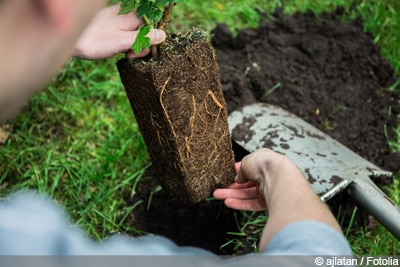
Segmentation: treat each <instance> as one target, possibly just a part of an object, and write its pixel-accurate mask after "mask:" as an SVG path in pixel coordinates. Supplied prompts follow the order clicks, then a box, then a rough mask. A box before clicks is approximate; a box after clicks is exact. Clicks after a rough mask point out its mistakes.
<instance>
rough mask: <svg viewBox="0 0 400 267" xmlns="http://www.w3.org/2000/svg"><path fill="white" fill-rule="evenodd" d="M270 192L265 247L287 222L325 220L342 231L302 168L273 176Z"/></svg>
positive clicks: (263, 245) (264, 239)
mask: <svg viewBox="0 0 400 267" xmlns="http://www.w3.org/2000/svg"><path fill="white" fill-rule="evenodd" d="M272 183H273V185H271V186H270V187H269V188H270V189H271V191H270V192H268V195H269V197H268V213H269V219H268V223H267V225H266V226H265V228H264V232H263V234H262V237H261V241H260V244H259V248H260V251H263V250H264V249H265V248H266V247H267V244H268V243H269V241H270V240H271V238H272V237H273V236H274V235H275V234H276V233H278V232H279V231H280V230H281V229H283V228H284V227H285V226H287V225H289V224H292V223H295V222H300V221H317V222H322V223H325V224H327V225H329V226H331V227H332V228H334V229H335V230H337V231H338V232H340V233H341V229H340V227H339V225H338V223H337V221H336V219H335V218H334V216H333V215H332V213H331V212H330V210H329V209H328V207H327V206H326V204H325V203H323V202H322V201H321V200H320V199H319V197H318V196H317V195H316V194H315V193H314V191H313V190H312V188H311V186H310V185H309V184H308V182H307V180H306V179H305V178H304V176H303V175H302V173H301V172H300V170H291V171H290V172H288V173H285V172H283V173H282V175H281V176H280V177H277V179H274V180H272Z"/></svg>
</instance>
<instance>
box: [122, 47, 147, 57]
mask: <svg viewBox="0 0 400 267" xmlns="http://www.w3.org/2000/svg"><path fill="white" fill-rule="evenodd" d="M149 53H150V49H143V50H142V51H140V52H139V53H138V54H135V52H133V50H132V49H131V50H129V51H128V52H127V53H126V58H143V57H145V56H147V55H148V54H149Z"/></svg>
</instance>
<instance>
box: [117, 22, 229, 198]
mask: <svg viewBox="0 0 400 267" xmlns="http://www.w3.org/2000/svg"><path fill="white" fill-rule="evenodd" d="M161 51H162V52H161V54H160V57H159V59H158V60H157V61H154V62H151V61H149V62H143V61H139V60H127V59H123V60H121V61H120V62H118V69H119V72H120V75H121V79H122V82H123V84H124V85H125V88H126V92H127V95H128V98H129V100H130V103H131V106H132V109H133V111H134V114H135V116H136V120H137V122H138V125H139V128H140V130H141V132H142V135H143V138H144V141H145V143H146V145H147V148H148V151H149V155H150V157H151V160H152V163H153V165H154V170H155V175H156V177H157V178H158V179H159V180H160V182H161V185H162V186H163V187H164V189H166V190H167V191H169V192H170V193H172V194H174V195H176V196H178V197H179V198H180V199H181V200H183V201H186V202H190V203H197V202H199V201H201V200H204V199H206V198H207V197H209V196H210V194H211V192H212V191H213V190H214V189H215V188H216V187H221V186H225V185H228V184H229V183H231V182H232V181H233V179H234V177H235V167H234V163H235V162H234V155H233V151H232V144H231V139H230V133H229V127H228V122H227V109H226V107H225V100H224V96H223V93H222V86H221V82H220V74H219V68H218V64H217V61H216V57H215V52H214V49H213V47H212V46H211V43H210V42H209V41H208V39H207V36H206V35H205V34H204V33H203V32H202V31H199V30H193V31H192V32H190V33H188V34H186V35H180V36H174V38H170V39H169V42H168V43H167V44H166V45H165V46H164V47H163V48H162V49H161Z"/></svg>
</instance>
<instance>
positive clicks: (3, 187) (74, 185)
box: [0, 0, 400, 255]
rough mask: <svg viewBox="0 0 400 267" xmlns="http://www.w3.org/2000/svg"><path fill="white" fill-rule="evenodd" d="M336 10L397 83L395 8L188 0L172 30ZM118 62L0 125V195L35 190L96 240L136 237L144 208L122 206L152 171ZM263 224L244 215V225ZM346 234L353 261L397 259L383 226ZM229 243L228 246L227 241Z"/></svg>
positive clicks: (46, 94)
mask: <svg viewBox="0 0 400 267" xmlns="http://www.w3.org/2000/svg"><path fill="white" fill-rule="evenodd" d="M283 3H284V4H283ZM339 5H343V6H344V7H345V10H346V12H345V15H344V17H343V20H348V19H353V18H356V17H357V16H361V17H362V18H363V19H364V24H365V30H366V31H370V32H372V33H373V34H374V37H375V41H376V43H377V44H378V45H379V46H380V47H381V49H382V54H383V55H384V56H385V57H386V58H387V59H389V61H390V62H391V64H392V65H393V67H394V69H395V72H396V74H397V76H400V36H399V34H398V33H399V32H400V26H399V25H400V16H399V13H398V12H399V11H398V10H399V8H400V6H399V2H398V1H397V0H386V1H378V0H371V1H365V0H360V1H344V0H335V1H328V0H318V1H314V0H308V1H303V0H302V1H300V0H288V1H280V0H272V1H264V0H225V1H213V0H204V1H190V0H186V3H185V4H180V5H178V6H177V8H176V10H175V14H174V17H173V21H172V25H171V29H173V30H175V31H182V30H184V29H188V28H190V27H192V26H196V27H199V28H203V29H206V30H207V31H210V30H211V29H212V28H213V27H214V26H215V25H216V23H219V22H223V23H226V24H228V26H229V27H230V28H231V29H232V30H233V31H234V30H235V29H239V28H245V27H257V25H258V23H259V21H260V19H261V18H262V16H261V15H260V13H259V11H263V12H266V13H267V14H270V15H269V16H271V14H272V11H273V10H274V9H276V8H283V10H284V12H286V13H293V12H296V11H301V12H303V11H306V10H308V9H312V10H313V11H314V12H316V13H317V14H320V13H321V12H324V11H331V10H333V9H335V8H336V7H337V6H339ZM117 59H118V57H116V58H112V59H109V60H104V61H97V62H91V61H85V60H79V59H71V60H70V61H69V62H68V63H67V65H66V66H65V68H64V69H63V70H61V71H60V74H59V75H58V76H57V77H55V78H54V79H53V80H52V82H51V83H50V84H49V85H48V86H46V87H45V88H43V90H42V91H41V92H40V93H39V94H37V95H36V96H35V97H33V98H32V99H31V100H30V101H29V102H28V103H27V105H26V106H25V107H24V108H23V110H22V111H21V112H20V114H19V115H17V116H16V117H15V118H13V119H10V120H8V121H6V122H4V124H2V125H1V126H0V158H1V162H0V196H1V197H2V198H4V197H6V196H7V195H9V194H10V193H12V192H15V191H17V190H24V189H35V190H38V191H39V192H41V193H42V194H44V195H47V196H49V197H52V198H54V199H55V200H56V201H57V202H59V203H60V204H62V205H63V206H64V207H65V209H66V212H67V213H68V214H69V216H70V217H71V219H72V221H73V222H75V223H76V224H77V225H79V226H80V227H82V228H83V229H84V230H85V231H86V232H87V233H88V234H89V235H90V236H92V237H94V238H96V239H101V238H104V237H106V236H108V235H110V234H113V233H120V232H127V231H129V232H137V233H138V234H142V232H141V231H140V230H138V229H134V228H132V226H129V225H126V224H124V220H125V219H126V218H127V216H129V214H130V213H131V211H132V210H133V209H135V208H136V207H137V205H146V203H140V202H138V203H135V205H133V206H126V205H125V202H124V198H123V196H124V195H126V194H130V195H134V194H135V192H136V191H135V188H136V186H137V184H138V182H139V181H140V180H141V179H144V176H143V174H144V173H145V171H146V169H147V168H148V167H149V164H150V163H149V157H148V155H147V151H146V147H145V145H144V142H143V140H142V137H141V135H140V132H139V130H138V127H137V125H136V123H135V119H134V116H133V114H132V111H131V108H130V106H129V103H128V100H127V97H126V95H125V92H124V89H123V87H122V85H121V82H120V79H119V75H118V72H117V70H116V64H115V63H116V61H117ZM399 84H400V80H398V81H397V83H395V84H394V85H393V86H392V90H399V88H398V85H399ZM398 132H399V137H398V140H389V141H388V142H390V143H391V146H392V148H393V150H395V151H399V150H400V130H398ZM399 188H400V182H399V177H398V176H397V177H396V179H395V183H394V184H393V185H390V186H388V187H387V190H388V191H389V194H390V196H391V197H392V198H393V199H394V200H395V201H396V202H397V203H400V189H399ZM158 189H159V188H157V187H156V188H155V189H154V190H155V191H156V190H158ZM354 212H355V213H356V212H357V210H355V211H354ZM338 219H339V220H340V218H338ZM264 221H265V218H260V217H256V218H255V217H252V216H249V217H248V225H251V224H262V223H263V222H264ZM239 232H240V231H239ZM345 233H346V235H347V237H348V239H349V241H350V243H351V246H352V248H353V251H354V253H355V254H358V255H393V254H399V252H400V245H399V241H398V240H396V239H395V238H394V237H393V236H392V235H391V234H390V233H388V232H387V231H386V230H385V229H384V228H383V227H381V226H378V227H376V228H374V229H372V230H371V229H368V228H367V227H366V226H365V225H351V227H350V228H349V229H346V232H345ZM143 234H145V233H143ZM230 242H236V239H235V235H232V240H231V241H230Z"/></svg>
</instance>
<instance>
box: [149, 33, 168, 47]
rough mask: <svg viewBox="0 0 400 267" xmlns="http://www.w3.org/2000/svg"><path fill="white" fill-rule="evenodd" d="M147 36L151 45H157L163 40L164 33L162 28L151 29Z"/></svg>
mask: <svg viewBox="0 0 400 267" xmlns="http://www.w3.org/2000/svg"><path fill="white" fill-rule="evenodd" d="M147 37H149V38H150V39H151V44H152V45H157V44H160V43H162V42H164V41H165V38H166V34H165V32H164V31H163V30H159V29H152V30H151V31H150V32H149V34H148V35H147Z"/></svg>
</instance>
